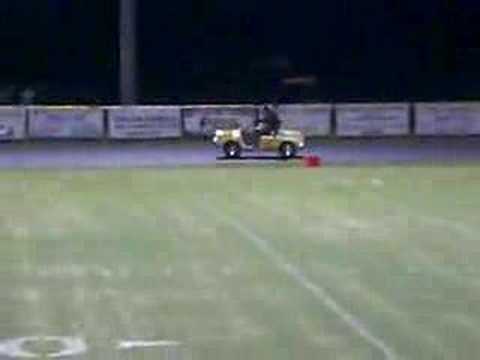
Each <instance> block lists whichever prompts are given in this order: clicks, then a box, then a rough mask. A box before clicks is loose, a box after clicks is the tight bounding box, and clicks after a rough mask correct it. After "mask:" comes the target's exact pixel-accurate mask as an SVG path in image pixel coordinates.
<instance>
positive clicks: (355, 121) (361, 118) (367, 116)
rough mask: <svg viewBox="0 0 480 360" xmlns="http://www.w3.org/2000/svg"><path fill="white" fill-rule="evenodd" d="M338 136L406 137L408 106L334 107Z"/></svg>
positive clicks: (344, 105)
mask: <svg viewBox="0 0 480 360" xmlns="http://www.w3.org/2000/svg"><path fill="white" fill-rule="evenodd" d="M335 108H336V118H337V135H338V136H395V135H408V134H409V130H410V126H409V105H408V104H343V105H337V106H336V107H335Z"/></svg>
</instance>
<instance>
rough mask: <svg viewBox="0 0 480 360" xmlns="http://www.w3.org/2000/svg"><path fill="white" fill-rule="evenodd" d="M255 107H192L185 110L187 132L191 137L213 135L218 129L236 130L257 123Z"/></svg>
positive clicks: (184, 117)
mask: <svg viewBox="0 0 480 360" xmlns="http://www.w3.org/2000/svg"><path fill="white" fill-rule="evenodd" d="M256 116H257V109H256V108H255V106H249V105H246V106H241V105H239V106H227V105H225V106H221V105H218V106H216V105H215V106H214V105H212V106H192V107H188V108H184V109H183V122H184V129H185V132H186V133H187V134H189V135H208V136H210V135H212V134H213V133H214V132H215V130H216V129H235V128H238V127H243V126H247V125H249V124H252V123H253V121H255V118H256Z"/></svg>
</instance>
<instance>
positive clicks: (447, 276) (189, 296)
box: [0, 166, 480, 360]
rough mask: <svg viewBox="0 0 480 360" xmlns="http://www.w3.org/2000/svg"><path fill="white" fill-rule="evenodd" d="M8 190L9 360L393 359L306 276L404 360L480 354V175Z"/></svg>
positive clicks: (4, 324) (81, 181)
mask: <svg viewBox="0 0 480 360" xmlns="http://www.w3.org/2000/svg"><path fill="white" fill-rule="evenodd" d="M0 175H1V176H0V352H1V349H2V347H1V344H2V342H1V341H2V339H3V340H4V339H12V338H19V337H24V336H75V337H79V338H83V339H84V340H85V343H86V344H87V346H88V352H87V353H86V354H83V355H81V356H76V357H72V358H75V359H213V360H216V359H229V360H230V359H242V360H245V359H276V360H277V359H383V358H384V357H385V354H384V353H382V351H381V349H379V348H378V346H375V344H372V342H371V341H368V340H367V339H366V338H365V337H362V336H361V335H360V334H359V331H358V327H356V326H352V324H351V323H347V322H345V321H343V320H342V319H341V316H339V314H338V313H335V311H332V309H331V307H329V306H328V305H326V304H325V303H324V301H322V298H321V296H320V297H319V296H315V294H314V293H313V292H312V291H311V289H310V290H309V289H308V286H307V287H306V286H305V282H303V283H302V280H301V279H299V278H298V277H297V278H296V277H295V276H292V273H291V272H290V273H289V270H288V269H292V268H293V269H295V270H294V271H297V272H300V273H301V275H302V276H303V277H304V278H302V279H307V281H309V282H310V283H312V284H314V285H315V286H317V287H319V288H322V289H323V290H325V291H326V293H327V294H328V296H330V297H331V299H333V300H334V302H335V303H336V304H337V305H339V306H340V307H341V310H340V313H341V314H349V315H351V316H353V317H355V318H356V320H358V321H360V322H361V324H362V326H365V328H366V329H367V331H368V333H369V334H370V335H372V336H373V337H374V338H375V339H377V340H379V341H381V342H382V343H383V344H385V345H386V346H388V348H390V349H391V350H392V351H393V352H394V355H395V356H396V358H398V359H474V358H476V356H478V353H479V351H480V342H479V340H480V301H479V299H480V276H479V275H480V258H479V255H480V238H479V231H480V222H479V219H480V216H479V214H480V197H479V196H478V195H479V194H480V167H474V166H470V167H467V166H454V167H440V166H439V167H426V166H424V167H405V166H402V167H374V168H366V167H354V168H347V167H344V168H324V169H319V170H308V169H300V168H280V167H278V168H242V169H235V168H231V169H225V168H224V169H222V168H216V169H177V170H174V169H172V170H116V171H106V170H105V171H73V172H72V171H70V172H66V171H25V172H21V171H3V172H2V173H1V174H0ZM258 241H260V242H261V243H260V245H259V243H258ZM262 244H267V248H266V249H267V250H265V248H262V246H263V245H262ZM279 261H280V262H283V263H281V264H279ZM323 300H324V299H323ZM120 340H143V341H153V340H172V341H178V342H180V343H181V344H180V345H179V346H171V347H150V348H143V349H136V350H134V349H130V350H118V349H116V347H117V346H118V341H120ZM60 345H61V344H59V343H58V342H55V341H29V342H26V343H25V344H24V347H23V348H24V349H25V350H28V351H31V352H35V353H37V354H41V358H48V354H52V353H55V352H57V351H59V350H61V348H62V347H61V346H60ZM2 356H4V354H0V359H3V357H2Z"/></svg>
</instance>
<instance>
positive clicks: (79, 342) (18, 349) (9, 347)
mask: <svg viewBox="0 0 480 360" xmlns="http://www.w3.org/2000/svg"><path fill="white" fill-rule="evenodd" d="M40 341H43V342H58V343H59V344H61V345H62V350H60V351H58V352H52V353H48V354H46V355H45V356H46V357H48V358H60V357H67V356H77V355H81V354H84V353H86V352H87V350H88V347H87V344H86V343H85V340H83V339H82V338H79V337H68V336H27V337H21V338H16V339H7V340H3V341H1V342H0V354H3V355H5V356H8V357H10V358H29V359H33V358H39V357H41V355H39V354H36V353H34V352H30V351H27V350H25V349H24V346H25V344H26V343H29V342H40Z"/></svg>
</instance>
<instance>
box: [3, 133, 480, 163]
mask: <svg viewBox="0 0 480 360" xmlns="http://www.w3.org/2000/svg"><path fill="white" fill-rule="evenodd" d="M304 153H309V154H317V155H319V156H320V157H322V159H323V161H324V163H325V164H329V165H347V164H352V165H362V164H365V165H376V164H397V163H405V164H408V163H421V164H428V163H444V162H450V163H455V162H480V138H426V139H368V140H366V139H363V140H325V141H320V140H315V141H311V142H310V144H309V146H308V148H307V150H306V151H304ZM246 155H247V156H248V159H246V160H235V161H231V160H230V161H225V160H221V159H220V158H219V156H221V153H220V151H219V150H218V149H216V148H215V147H214V146H213V145H211V144H209V143H208V142H201V141H188V142H172V141H168V142H104V143H98V142H34V143H3V144H0V169H30V168H32V169H36V168H40V169H41V168H67V169H69V168H125V167H126V168H128V167H171V166H184V165H194V166H206V165H215V164H220V165H221V164H225V163H231V162H235V163H238V164H241V163H272V162H276V161H278V160H275V159H274V158H272V157H268V156H267V157H265V154H251V153H248V154H246Z"/></svg>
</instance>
